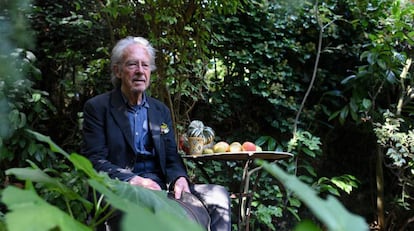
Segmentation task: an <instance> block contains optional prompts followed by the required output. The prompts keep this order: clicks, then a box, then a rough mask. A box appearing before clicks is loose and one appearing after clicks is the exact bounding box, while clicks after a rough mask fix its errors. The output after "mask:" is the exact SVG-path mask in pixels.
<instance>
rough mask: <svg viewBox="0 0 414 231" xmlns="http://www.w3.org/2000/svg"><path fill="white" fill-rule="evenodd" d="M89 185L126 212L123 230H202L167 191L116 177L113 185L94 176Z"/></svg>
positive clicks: (114, 205)
mask: <svg viewBox="0 0 414 231" xmlns="http://www.w3.org/2000/svg"><path fill="white" fill-rule="evenodd" d="M89 183H90V185H91V186H92V187H94V188H95V189H96V190H98V191H99V192H101V193H102V194H104V195H105V199H106V201H107V202H109V203H110V204H111V205H112V206H113V207H114V208H116V209H118V210H121V211H123V212H124V214H125V216H124V217H123V220H122V223H121V225H122V230H125V231H129V230H131V231H132V230H136V227H140V230H169V231H182V230H192V231H193V230H194V231H197V230H200V231H201V230H203V229H202V228H201V227H200V226H199V225H198V224H196V223H194V222H192V221H191V220H189V219H188V218H187V217H186V216H185V213H184V210H183V209H182V208H181V207H179V205H178V204H177V203H176V202H175V201H173V200H170V199H168V198H167V193H166V192H164V191H153V190H149V189H145V188H142V187H137V186H131V185H129V184H127V183H125V182H120V181H116V180H113V181H112V182H111V189H109V188H108V187H105V186H104V185H102V184H100V183H99V182H97V181H95V180H90V181H89Z"/></svg>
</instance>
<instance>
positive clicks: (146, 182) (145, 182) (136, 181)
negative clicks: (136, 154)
mask: <svg viewBox="0 0 414 231" xmlns="http://www.w3.org/2000/svg"><path fill="white" fill-rule="evenodd" d="M129 183H130V184H131V185H138V186H141V187H144V188H147V189H151V190H161V187H160V186H159V185H158V184H157V182H155V181H153V180H151V179H149V178H144V177H140V176H134V177H132V178H131V179H130V180H129Z"/></svg>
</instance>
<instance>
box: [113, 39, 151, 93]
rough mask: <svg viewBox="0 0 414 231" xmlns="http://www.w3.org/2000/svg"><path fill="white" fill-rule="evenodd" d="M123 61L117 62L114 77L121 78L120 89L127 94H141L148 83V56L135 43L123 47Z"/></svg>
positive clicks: (149, 71)
mask: <svg viewBox="0 0 414 231" xmlns="http://www.w3.org/2000/svg"><path fill="white" fill-rule="evenodd" d="M122 60H123V61H122V62H121V63H120V64H118V68H117V71H116V77H117V78H119V79H121V81H122V85H121V89H122V91H123V92H124V93H127V94H131V93H132V94H136V93H138V94H141V93H143V92H144V91H145V89H147V87H148V86H149V84H150V76H151V68H150V56H149V54H148V52H147V50H146V49H145V48H144V47H143V46H141V45H137V44H133V45H130V46H128V47H127V48H125V52H124V55H123V59H122Z"/></svg>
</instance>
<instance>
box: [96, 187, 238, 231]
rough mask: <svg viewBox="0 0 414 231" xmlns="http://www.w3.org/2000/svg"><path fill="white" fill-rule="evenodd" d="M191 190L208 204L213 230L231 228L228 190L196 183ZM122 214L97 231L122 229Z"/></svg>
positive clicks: (224, 230) (117, 214) (118, 213)
mask: <svg viewBox="0 0 414 231" xmlns="http://www.w3.org/2000/svg"><path fill="white" fill-rule="evenodd" d="M191 192H192V193H193V194H194V195H195V196H197V197H198V198H199V199H200V201H201V202H203V204H204V205H205V206H206V208H207V210H208V212H209V214H210V219H211V225H210V229H211V231H230V230H231V219H230V218H231V214H230V213H231V208H230V197H229V193H228V192H227V190H226V189H225V188H224V187H223V186H220V185H214V184H195V185H191ZM121 217H122V214H121V213H120V212H117V213H116V215H114V216H113V217H112V218H110V219H109V220H108V221H107V222H106V224H105V225H102V226H101V227H98V229H97V231H121V228H120V220H121Z"/></svg>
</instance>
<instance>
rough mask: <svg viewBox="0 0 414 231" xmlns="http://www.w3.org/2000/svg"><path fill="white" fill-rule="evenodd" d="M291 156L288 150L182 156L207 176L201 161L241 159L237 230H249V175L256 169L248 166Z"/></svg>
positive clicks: (250, 194)
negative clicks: (257, 161) (255, 161)
mask: <svg viewBox="0 0 414 231" xmlns="http://www.w3.org/2000/svg"><path fill="white" fill-rule="evenodd" d="M291 157H293V154H291V153H288V152H278V151H260V152H254V151H244V152H220V153H214V154H202V155H184V156H183V158H185V159H188V160H193V161H194V162H195V163H196V164H197V166H198V167H199V168H200V170H201V171H202V172H203V174H205V175H206V176H207V178H208V179H209V181H210V178H209V177H208V175H207V173H206V171H205V170H204V169H203V166H202V165H201V164H200V162H202V161H211V160H214V161H243V162H244V164H243V165H244V167H243V173H242V174H243V175H242V178H241V182H240V191H241V192H240V193H239V196H238V197H239V212H240V214H239V220H238V226H239V230H246V231H248V230H249V220H250V202H251V197H252V195H253V193H254V192H253V191H252V192H250V176H251V174H253V173H254V172H256V171H257V170H258V169H252V170H250V167H251V165H252V163H253V161H254V160H255V159H262V160H267V161H277V160H282V159H287V158H291Z"/></svg>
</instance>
